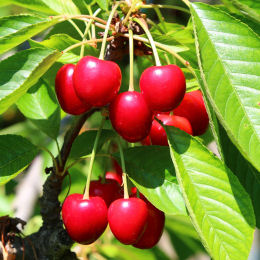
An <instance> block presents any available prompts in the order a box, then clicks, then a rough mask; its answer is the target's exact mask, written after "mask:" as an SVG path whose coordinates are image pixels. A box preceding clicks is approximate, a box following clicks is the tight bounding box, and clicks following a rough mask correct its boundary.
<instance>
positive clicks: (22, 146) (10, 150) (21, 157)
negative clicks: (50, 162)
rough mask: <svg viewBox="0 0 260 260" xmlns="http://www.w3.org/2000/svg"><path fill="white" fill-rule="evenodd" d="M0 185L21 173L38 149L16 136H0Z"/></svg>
mask: <svg viewBox="0 0 260 260" xmlns="http://www.w3.org/2000/svg"><path fill="white" fill-rule="evenodd" d="M0 147H1V149H0V185H3V184H5V183H7V182H8V181H10V180H11V179H13V178H14V177H16V176H17V175H18V174H19V173H20V172H22V171H23V170H24V169H25V168H26V167H27V166H28V165H29V164H30V163H31V161H32V160H33V158H34V157H35V156H36V154H37V152H38V149H37V147H35V146H34V145H33V144H32V143H31V142H29V141H28V140H27V139H25V138H23V137H21V136H18V135H0Z"/></svg>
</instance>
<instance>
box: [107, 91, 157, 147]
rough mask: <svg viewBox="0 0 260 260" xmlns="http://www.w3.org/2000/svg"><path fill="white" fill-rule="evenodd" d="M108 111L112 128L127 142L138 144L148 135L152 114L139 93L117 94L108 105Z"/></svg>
mask: <svg viewBox="0 0 260 260" xmlns="http://www.w3.org/2000/svg"><path fill="white" fill-rule="evenodd" d="M109 111H110V114H109V117H110V120H111V123H112V125H113V127H114V128H115V130H116V131H117V132H118V134H119V135H121V136H122V137H123V138H124V139H125V140H127V141H128V142H132V143H134V142H139V141H141V140H142V139H144V138H145V137H146V136H147V135H148V134H149V131H150V128H151V124H152V112H151V111H150V109H149V108H148V106H147V104H146V102H145V100H144V98H143V97H142V95H141V94H140V93H139V92H136V91H127V92H123V93H121V94H119V95H118V96H117V97H116V98H115V100H114V101H113V102H112V103H111V104H110V108H109Z"/></svg>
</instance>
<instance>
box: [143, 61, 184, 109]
mask: <svg viewBox="0 0 260 260" xmlns="http://www.w3.org/2000/svg"><path fill="white" fill-rule="evenodd" d="M140 89H141V93H142V95H143V97H144V99H145V101H146V102H147V104H148V106H149V107H150V109H151V110H153V111H160V112H166V111H170V110H172V109H173V108H175V107H177V106H178V105H179V104H180V102H181V100H182V99H183V97H184V94H185V91H186V82H185V77H184V74H183V72H182V70H181V69H180V68H179V67H178V66H176V65H166V66H152V67H149V68H147V69H146V70H144V72H143V73H142V75H141V78H140Z"/></svg>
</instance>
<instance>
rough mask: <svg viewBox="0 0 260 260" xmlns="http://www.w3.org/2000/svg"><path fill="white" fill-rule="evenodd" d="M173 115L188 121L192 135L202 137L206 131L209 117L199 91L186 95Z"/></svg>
mask: <svg viewBox="0 0 260 260" xmlns="http://www.w3.org/2000/svg"><path fill="white" fill-rule="evenodd" d="M173 113H174V114H175V115H177V116H183V117H186V118H187V119H188V120H189V121H190V123H191V126H192V131H193V134H194V135H202V134H204V133H205V132H206V131H207V128H208V126H209V117H208V114H207V110H206V108H205V104H204V101H203V97H202V94H201V92H200V91H199V90H195V91H191V92H188V93H186V94H185V96H184V98H183V100H182V102H181V103H180V105H179V106H178V107H177V108H175V109H174V110H173Z"/></svg>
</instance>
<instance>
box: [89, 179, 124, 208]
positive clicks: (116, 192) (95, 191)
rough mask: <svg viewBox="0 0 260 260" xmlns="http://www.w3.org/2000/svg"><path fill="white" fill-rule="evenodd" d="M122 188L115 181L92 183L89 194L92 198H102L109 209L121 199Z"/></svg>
mask: <svg viewBox="0 0 260 260" xmlns="http://www.w3.org/2000/svg"><path fill="white" fill-rule="evenodd" d="M120 191H121V187H120V185H119V184H118V183H117V181H115V180H108V179H107V180H105V182H104V183H102V180H101V179H100V180H97V181H91V182H90V189H89V194H90V196H91V197H101V198H102V199H103V200H104V201H105V202H106V205H107V207H109V206H110V204H111V203H112V202H113V201H114V200H116V199H119V198H121V194H120Z"/></svg>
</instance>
